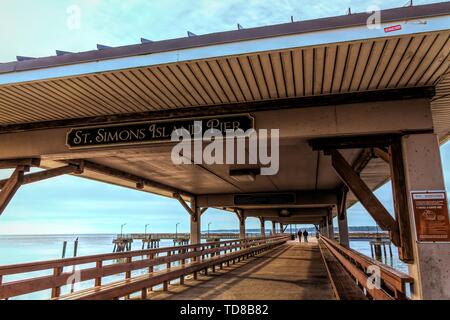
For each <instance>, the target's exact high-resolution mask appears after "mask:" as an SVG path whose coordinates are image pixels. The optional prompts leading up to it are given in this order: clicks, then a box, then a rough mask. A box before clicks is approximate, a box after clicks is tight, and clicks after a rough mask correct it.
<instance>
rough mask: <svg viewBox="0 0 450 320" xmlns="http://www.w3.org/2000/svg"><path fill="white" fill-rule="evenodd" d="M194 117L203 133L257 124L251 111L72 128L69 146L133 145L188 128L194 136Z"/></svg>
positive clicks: (162, 138)
mask: <svg viewBox="0 0 450 320" xmlns="http://www.w3.org/2000/svg"><path fill="white" fill-rule="evenodd" d="M195 121H201V124H202V126H201V128H202V131H203V132H202V134H203V133H204V132H205V131H207V130H209V129H216V130H219V131H221V132H222V133H223V134H225V133H226V132H227V131H230V130H232V131H234V130H237V129H242V130H244V131H247V130H248V129H252V128H254V120H253V117H251V116H250V115H248V114H244V115H229V116H219V117H208V118H206V117H205V118H189V119H171V120H157V121H143V122H134V123H124V124H114V125H103V126H95V127H85V128H72V129H70V130H69V132H68V133H67V141H66V143H67V146H68V147H69V148H71V149H76V148H89V147H103V146H114V145H131V144H143V143H152V142H164V141H170V140H171V135H172V132H173V131H174V130H177V129H186V130H187V131H188V132H190V133H191V135H192V137H193V136H194V133H196V127H195V126H194V122H195Z"/></svg>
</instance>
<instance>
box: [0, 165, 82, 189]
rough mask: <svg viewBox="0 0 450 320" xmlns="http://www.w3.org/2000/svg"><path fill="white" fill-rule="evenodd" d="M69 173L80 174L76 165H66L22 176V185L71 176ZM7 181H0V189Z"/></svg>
mask: <svg viewBox="0 0 450 320" xmlns="http://www.w3.org/2000/svg"><path fill="white" fill-rule="evenodd" d="M71 173H77V174H80V173H81V170H80V167H78V166H76V165H67V166H64V167H59V168H53V169H48V170H44V171H39V172H34V173H30V174H27V175H24V176H23V181H22V184H29V183H33V182H37V181H41V180H45V179H50V178H54V177H57V176H61V175H64V174H71ZM8 180H9V179H4V180H0V188H3V186H4V185H5V184H6V183H7V181H8Z"/></svg>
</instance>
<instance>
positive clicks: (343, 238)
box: [338, 210, 350, 248]
mask: <svg viewBox="0 0 450 320" xmlns="http://www.w3.org/2000/svg"><path fill="white" fill-rule="evenodd" d="M345 211H347V210H345ZM338 225H339V242H340V243H341V245H343V246H344V247H347V248H349V247H350V241H349V237H348V223H347V213H345V216H344V217H341V216H339V217H338Z"/></svg>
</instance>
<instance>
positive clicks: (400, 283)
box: [320, 235, 414, 295]
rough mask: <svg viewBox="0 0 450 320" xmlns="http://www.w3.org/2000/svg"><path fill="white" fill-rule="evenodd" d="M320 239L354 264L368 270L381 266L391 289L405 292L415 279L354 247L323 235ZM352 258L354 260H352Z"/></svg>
mask: <svg viewBox="0 0 450 320" xmlns="http://www.w3.org/2000/svg"><path fill="white" fill-rule="evenodd" d="M320 239H321V240H323V241H324V243H325V244H326V245H327V246H330V247H332V248H333V249H334V250H336V251H337V252H338V253H340V254H341V255H342V256H344V257H345V259H346V260H348V261H350V262H351V263H352V264H353V265H355V263H354V262H356V263H357V264H359V265H360V266H361V267H362V268H364V269H365V270H367V268H368V267H370V266H374V265H375V266H377V267H379V268H380V277H381V280H382V281H383V282H384V283H385V284H386V285H387V286H388V287H389V288H390V289H391V290H394V291H397V292H399V293H400V294H401V295H404V294H405V284H406V283H412V282H413V281H414V279H413V278H412V277H411V276H410V275H408V274H405V273H403V272H401V271H398V270H396V269H394V268H392V267H390V266H388V265H386V264H384V263H381V262H379V261H376V260H374V259H372V258H370V257H367V256H365V255H364V254H362V253H360V252H357V251H355V250H353V249H350V248H347V247H344V246H342V245H340V244H339V243H337V242H336V241H334V240H331V239H329V238H327V237H324V236H322V235H321V236H320ZM333 254H334V253H333ZM351 260H353V261H354V262H352V261H351ZM348 271H349V270H348ZM349 272H350V271H349Z"/></svg>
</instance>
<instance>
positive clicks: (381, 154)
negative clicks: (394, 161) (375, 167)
mask: <svg viewBox="0 0 450 320" xmlns="http://www.w3.org/2000/svg"><path fill="white" fill-rule="evenodd" d="M373 154H374V155H375V156H376V157H378V158H380V159H382V160H384V162H386V163H390V162H391V159H390V158H391V157H390V155H389V151H388V150H386V149H385V148H374V149H373Z"/></svg>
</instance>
